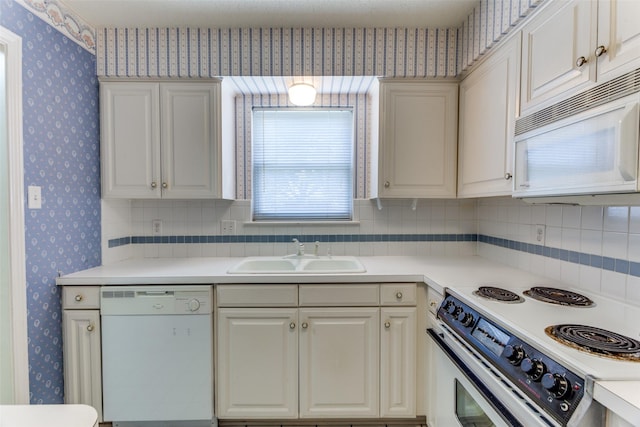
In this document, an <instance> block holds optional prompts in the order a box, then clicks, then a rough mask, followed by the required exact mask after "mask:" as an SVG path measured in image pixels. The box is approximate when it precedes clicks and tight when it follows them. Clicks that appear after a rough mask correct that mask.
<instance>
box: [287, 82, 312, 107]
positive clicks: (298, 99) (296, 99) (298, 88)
mask: <svg viewBox="0 0 640 427" xmlns="http://www.w3.org/2000/svg"><path fill="white" fill-rule="evenodd" d="M315 100H316V88H315V87H313V85H311V84H309V83H294V84H293V85H291V87H289V101H291V103H292V104H293V105H298V106H301V107H304V106H307V105H311V104H313V103H314V102H315Z"/></svg>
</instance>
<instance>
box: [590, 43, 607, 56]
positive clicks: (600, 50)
mask: <svg viewBox="0 0 640 427" xmlns="http://www.w3.org/2000/svg"><path fill="white" fill-rule="evenodd" d="M606 51H607V48H606V47H604V46H602V45H600V46H598V47H597V48H596V50H595V52H593V53H594V54H595V55H596V58H599V57H601V56H602V55H603V54H604V53H605V52H606Z"/></svg>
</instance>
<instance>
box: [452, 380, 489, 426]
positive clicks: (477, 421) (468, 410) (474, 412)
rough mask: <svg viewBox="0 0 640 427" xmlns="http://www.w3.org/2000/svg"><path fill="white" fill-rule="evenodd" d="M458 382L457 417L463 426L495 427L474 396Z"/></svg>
mask: <svg viewBox="0 0 640 427" xmlns="http://www.w3.org/2000/svg"><path fill="white" fill-rule="evenodd" d="M455 382H456V417H457V418H458V421H460V425H462V427H495V424H494V423H493V422H491V420H490V419H489V416H488V415H487V414H486V413H485V412H484V410H483V409H482V407H480V405H478V402H476V401H475V399H474V398H473V396H471V394H469V392H468V391H467V390H466V389H465V388H464V385H463V384H462V383H461V382H460V381H458V380H455Z"/></svg>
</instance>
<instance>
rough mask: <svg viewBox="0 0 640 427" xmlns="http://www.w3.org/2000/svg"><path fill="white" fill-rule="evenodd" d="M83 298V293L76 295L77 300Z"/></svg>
mask: <svg viewBox="0 0 640 427" xmlns="http://www.w3.org/2000/svg"><path fill="white" fill-rule="evenodd" d="M82 299H83V297H82V295H81V294H78V295H76V298H75V300H76V301H77V302H80V301H82Z"/></svg>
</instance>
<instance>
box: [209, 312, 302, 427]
mask: <svg viewBox="0 0 640 427" xmlns="http://www.w3.org/2000/svg"><path fill="white" fill-rule="evenodd" d="M217 346H218V351H217V356H218V369H217V392H216V401H217V406H218V407H217V408H216V413H217V415H218V417H220V418H245V417H253V418H295V417H296V416H297V415H298V325H297V309H295V308H290V309H283V308H237V309H236V308H234V309H232V308H222V309H220V310H219V311H218V342H217Z"/></svg>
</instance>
